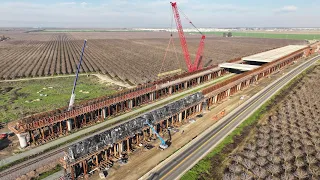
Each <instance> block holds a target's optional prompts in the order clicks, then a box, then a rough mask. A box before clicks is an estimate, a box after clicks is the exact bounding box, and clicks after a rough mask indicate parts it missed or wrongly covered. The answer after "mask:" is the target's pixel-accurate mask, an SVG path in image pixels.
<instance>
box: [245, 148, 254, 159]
mask: <svg viewBox="0 0 320 180" xmlns="http://www.w3.org/2000/svg"><path fill="white" fill-rule="evenodd" d="M242 154H243V155H244V156H245V157H247V158H249V159H255V158H256V157H257V153H256V152H254V151H247V150H246V151H244V152H243V153H242Z"/></svg>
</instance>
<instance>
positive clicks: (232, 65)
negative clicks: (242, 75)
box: [219, 63, 260, 71]
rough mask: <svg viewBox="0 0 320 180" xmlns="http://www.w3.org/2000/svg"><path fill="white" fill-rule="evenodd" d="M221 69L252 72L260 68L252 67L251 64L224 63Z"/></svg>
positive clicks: (220, 65)
mask: <svg viewBox="0 0 320 180" xmlns="http://www.w3.org/2000/svg"><path fill="white" fill-rule="evenodd" d="M219 67H220V68H227V69H236V70H239V71H251V70H254V69H256V68H258V67H260V66H257V65H250V64H238V63H222V64H219Z"/></svg>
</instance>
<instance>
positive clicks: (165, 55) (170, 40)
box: [158, 13, 181, 74]
mask: <svg viewBox="0 0 320 180" xmlns="http://www.w3.org/2000/svg"><path fill="white" fill-rule="evenodd" d="M171 15H172V18H171V28H170V39H169V43H168V46H167V48H166V52H165V54H164V57H163V60H162V63H161V67H160V71H159V73H158V74H160V73H161V71H162V68H163V66H164V61H165V59H166V57H167V53H168V50H169V47H170V43H172V46H173V50H174V53H175V55H176V60H177V61H178V63H179V68H180V69H181V64H180V61H179V59H178V54H177V51H176V47H175V45H174V43H173V38H172V37H173V36H172V33H173V28H172V27H173V13H172V14H171Z"/></svg>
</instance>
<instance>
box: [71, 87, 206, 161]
mask: <svg viewBox="0 0 320 180" xmlns="http://www.w3.org/2000/svg"><path fill="white" fill-rule="evenodd" d="M203 98H204V97H203V95H202V94H201V93H200V92H198V93H195V94H192V95H190V96H187V97H185V98H183V99H181V100H178V101H176V102H173V103H171V104H169V105H166V106H164V107H161V108H159V109H156V110H153V111H151V112H148V113H146V114H144V115H142V116H139V117H137V118H135V119H132V120H131V121H128V122H126V123H123V124H121V125H118V126H116V127H114V128H112V129H109V130H106V131H105V132H103V133H101V134H98V135H95V136H93V137H89V138H87V139H85V140H83V141H81V142H78V143H75V144H73V145H71V146H69V147H68V148H67V152H68V154H67V156H68V157H66V158H68V159H66V160H68V161H70V162H73V161H75V160H77V159H78V158H80V157H83V156H85V155H87V154H91V153H94V152H97V151H98V150H101V149H103V148H105V147H107V146H111V147H112V146H113V144H115V143H117V142H118V141H120V140H123V139H125V138H127V137H133V136H134V135H135V134H137V133H139V132H142V129H143V128H144V127H146V126H147V124H146V121H148V122H149V123H150V124H156V123H157V122H159V121H160V120H163V119H166V118H169V117H171V116H173V115H174V114H177V113H179V112H180V111H181V110H182V109H184V108H186V107H188V106H190V105H192V104H194V103H198V102H200V101H201V100H203Z"/></svg>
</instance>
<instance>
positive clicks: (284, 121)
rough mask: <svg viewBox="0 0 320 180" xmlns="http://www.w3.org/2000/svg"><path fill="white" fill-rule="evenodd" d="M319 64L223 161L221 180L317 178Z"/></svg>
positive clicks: (319, 164) (319, 161) (319, 162)
mask: <svg viewBox="0 0 320 180" xmlns="http://www.w3.org/2000/svg"><path fill="white" fill-rule="evenodd" d="M319 75H320V66H319V65H318V66H316V68H315V69H314V70H313V71H312V72H310V73H309V74H308V75H307V76H305V77H304V78H303V79H302V80H301V81H300V82H299V83H297V84H296V85H295V87H294V88H293V89H292V90H291V91H290V92H289V93H288V94H287V95H286V96H285V97H284V99H283V100H281V101H280V102H279V103H278V104H276V105H275V106H274V108H273V109H272V110H271V111H270V113H268V115H267V116H266V117H265V118H263V119H261V120H260V122H259V123H258V125H257V126H256V127H255V128H254V129H252V130H251V133H250V134H249V136H248V137H247V139H246V141H245V142H244V143H242V144H240V145H239V146H238V148H237V149H236V150H235V151H234V152H233V153H231V154H230V155H229V157H228V158H227V159H226V160H225V164H226V167H225V169H224V172H223V176H222V177H223V179H224V180H229V179H230V180H231V179H232V180H233V179H284V180H287V179H312V180H313V179H319V178H320V98H319V93H317V89H318V88H319V86H318V85H319V83H320V80H319Z"/></svg>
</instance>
